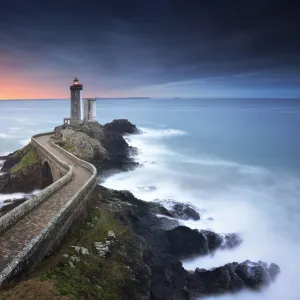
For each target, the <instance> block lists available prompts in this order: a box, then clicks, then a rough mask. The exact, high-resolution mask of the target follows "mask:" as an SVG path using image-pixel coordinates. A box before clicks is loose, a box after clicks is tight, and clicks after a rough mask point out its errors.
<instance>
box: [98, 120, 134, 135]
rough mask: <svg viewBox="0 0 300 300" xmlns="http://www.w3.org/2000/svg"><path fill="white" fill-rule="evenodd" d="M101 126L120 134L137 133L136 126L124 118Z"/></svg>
mask: <svg viewBox="0 0 300 300" xmlns="http://www.w3.org/2000/svg"><path fill="white" fill-rule="evenodd" d="M103 127H104V129H105V130H106V131H108V132H115V133H119V134H122V135H123V134H136V133H139V130H138V129H137V128H136V126H135V125H133V124H132V123H130V122H129V121H128V120H126V119H119V120H113V121H112V122H110V123H107V124H105V125H104V126H103Z"/></svg>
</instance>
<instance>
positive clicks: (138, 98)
mask: <svg viewBox="0 0 300 300" xmlns="http://www.w3.org/2000/svg"><path fill="white" fill-rule="evenodd" d="M85 98H96V99H97V100H122V99H124V100H130V99H133V100H140V99H142V100H143V99H153V98H151V97H119V98H118V97H116V98H114V97H113V98H110V97H107V98H104V97H101V98H100V97H99V98H98V97H85ZM40 100H43V101H62V100H68V101H70V99H69V98H62V99H51V98H50V99H47V98H45V99H43V98H40V99H0V101H40Z"/></svg>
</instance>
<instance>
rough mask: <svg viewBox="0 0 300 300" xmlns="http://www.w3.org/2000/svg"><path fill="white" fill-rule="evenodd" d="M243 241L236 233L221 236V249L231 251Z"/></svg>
mask: <svg viewBox="0 0 300 300" xmlns="http://www.w3.org/2000/svg"><path fill="white" fill-rule="evenodd" d="M242 241H243V239H242V238H241V237H240V236H239V235H238V234H236V233H229V234H224V235H223V243H222V248H223V249H231V248H234V247H236V246H238V245H239V244H241V243H242Z"/></svg>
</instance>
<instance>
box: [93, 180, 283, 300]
mask: <svg viewBox="0 0 300 300" xmlns="http://www.w3.org/2000/svg"><path fill="white" fill-rule="evenodd" d="M93 197H96V198H97V201H95V203H97V205H98V206H99V208H101V209H108V210H109V211H110V212H112V213H113V214H114V215H115V217H116V218H118V219H119V220H120V221H121V222H122V223H123V224H124V225H127V226H130V227H131V228H132V230H133V232H134V233H135V234H136V235H137V236H139V237H140V238H141V239H143V241H144V242H143V248H144V250H143V251H144V252H143V253H144V254H143V257H144V263H145V264H146V265H148V266H149V268H150V269H151V280H150V284H151V287H150V298H147V297H148V296H149V295H148V293H147V291H146V286H147V285H145V286H144V290H143V293H142V294H143V297H144V298H142V299H152V300H160V299H161V300H165V299H178V300H188V299H191V297H192V296H202V295H208V294H219V293H225V292H236V291H239V290H241V289H242V288H246V287H248V288H256V286H263V285H266V284H268V282H270V280H268V278H269V279H270V278H272V279H273V278H274V279H275V277H276V276H277V274H278V272H279V267H278V266H277V265H275V264H274V265H273V264H271V265H270V267H269V268H268V267H267V266H266V265H264V263H262V262H259V263H257V264H255V268H254V272H252V269H251V268H250V269H249V268H245V263H243V264H244V265H243V264H240V265H239V264H238V263H231V264H227V265H225V266H222V267H219V268H215V269H212V270H203V269H196V271H195V272H190V273H188V272H187V271H186V270H185V269H184V268H183V266H182V263H181V262H180V261H179V259H180V258H186V257H189V256H194V255H205V254H208V253H211V252H213V251H215V250H216V249H218V248H220V249H222V248H226V247H228V248H230V247H234V246H237V245H238V244H239V243H240V242H241V238H240V237H239V236H238V235H236V234H226V235H224V234H222V235H220V234H217V233H214V232H211V231H208V230H202V231H197V230H192V229H190V228H188V227H185V226H177V227H175V228H172V229H171V230H165V228H164V226H166V228H167V226H172V224H171V223H168V224H163V223H164V222H168V221H174V220H170V219H168V218H165V217H163V218H158V217H157V216H156V214H158V213H159V212H160V213H161V214H162V213H163V212H165V213H170V212H169V211H168V210H166V208H164V207H162V205H161V204H160V203H155V202H144V201H141V200H139V199H137V198H135V197H134V196H133V195H132V194H131V193H130V192H128V191H114V190H110V189H107V188H104V187H102V186H97V187H96V188H95V191H94V193H93ZM165 210H166V211H165ZM161 219H163V221H162V220H161ZM167 220H168V221H167ZM173 225H175V224H173ZM252 264H253V263H252ZM248 270H251V273H247V271H248ZM266 272H267V273H266ZM147 274H148V275H149V273H146V275H145V277H143V278H146V279H145V282H148V286H149V281H147V279H149V277H147ZM253 274H254V275H253ZM266 274H268V275H269V277H268V276H266ZM272 274H273V275H272ZM261 275H263V276H261ZM251 276H254V278H252V277H251Z"/></svg>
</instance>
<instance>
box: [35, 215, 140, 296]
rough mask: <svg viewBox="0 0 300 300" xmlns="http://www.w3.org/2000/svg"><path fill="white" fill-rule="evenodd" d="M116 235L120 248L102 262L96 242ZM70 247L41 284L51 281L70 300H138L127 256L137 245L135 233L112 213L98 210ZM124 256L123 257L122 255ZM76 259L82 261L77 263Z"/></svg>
mask: <svg viewBox="0 0 300 300" xmlns="http://www.w3.org/2000/svg"><path fill="white" fill-rule="evenodd" d="M109 230H111V231H113V232H114V233H115V234H116V237H117V240H118V241H119V245H120V246H119V247H118V246H116V247H115V248H114V249H113V250H112V252H111V254H110V256H109V257H107V258H101V257H100V256H99V254H98V253H97V251H96V249H95V246H94V242H103V241H105V239H106V238H107V234H108V231H109ZM67 243H68V245H69V247H68V250H67V251H66V252H65V255H64V257H63V258H62V260H61V261H60V263H59V264H58V265H57V266H56V267H55V268H52V269H50V270H47V271H45V272H42V273H41V274H40V279H41V280H51V281H53V282H54V285H55V287H56V288H57V289H58V291H59V292H60V294H61V295H64V296H67V297H68V298H69V299H74V300H75V299H99V300H122V299H124V298H123V295H124V294H126V295H127V298H126V299H132V300H135V299H138V297H137V294H136V292H135V287H134V282H133V280H132V277H133V276H132V274H131V272H132V271H131V270H130V268H128V266H127V265H126V264H125V263H124V255H125V256H126V255H127V254H126V253H127V252H128V249H126V248H128V247H130V246H131V245H132V244H133V241H132V236H131V232H130V231H129V229H128V228H126V227H124V226H123V225H122V224H120V223H119V221H117V220H116V219H115V218H114V217H113V216H112V215H111V214H110V213H108V212H106V211H100V210H95V211H94V212H93V213H92V214H91V215H90V217H89V218H88V220H87V221H86V222H85V224H84V225H83V226H81V227H80V228H78V230H76V232H74V234H73V235H72V237H71V238H70V240H69V241H68V242H67ZM71 245H76V246H80V247H84V248H87V249H88V250H89V253H90V254H88V255H78V254H77V253H76V252H75V250H74V249H73V248H71V247H70V246H71ZM122 252H123V253H122ZM74 257H77V258H79V259H80V261H78V262H77V261H74Z"/></svg>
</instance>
